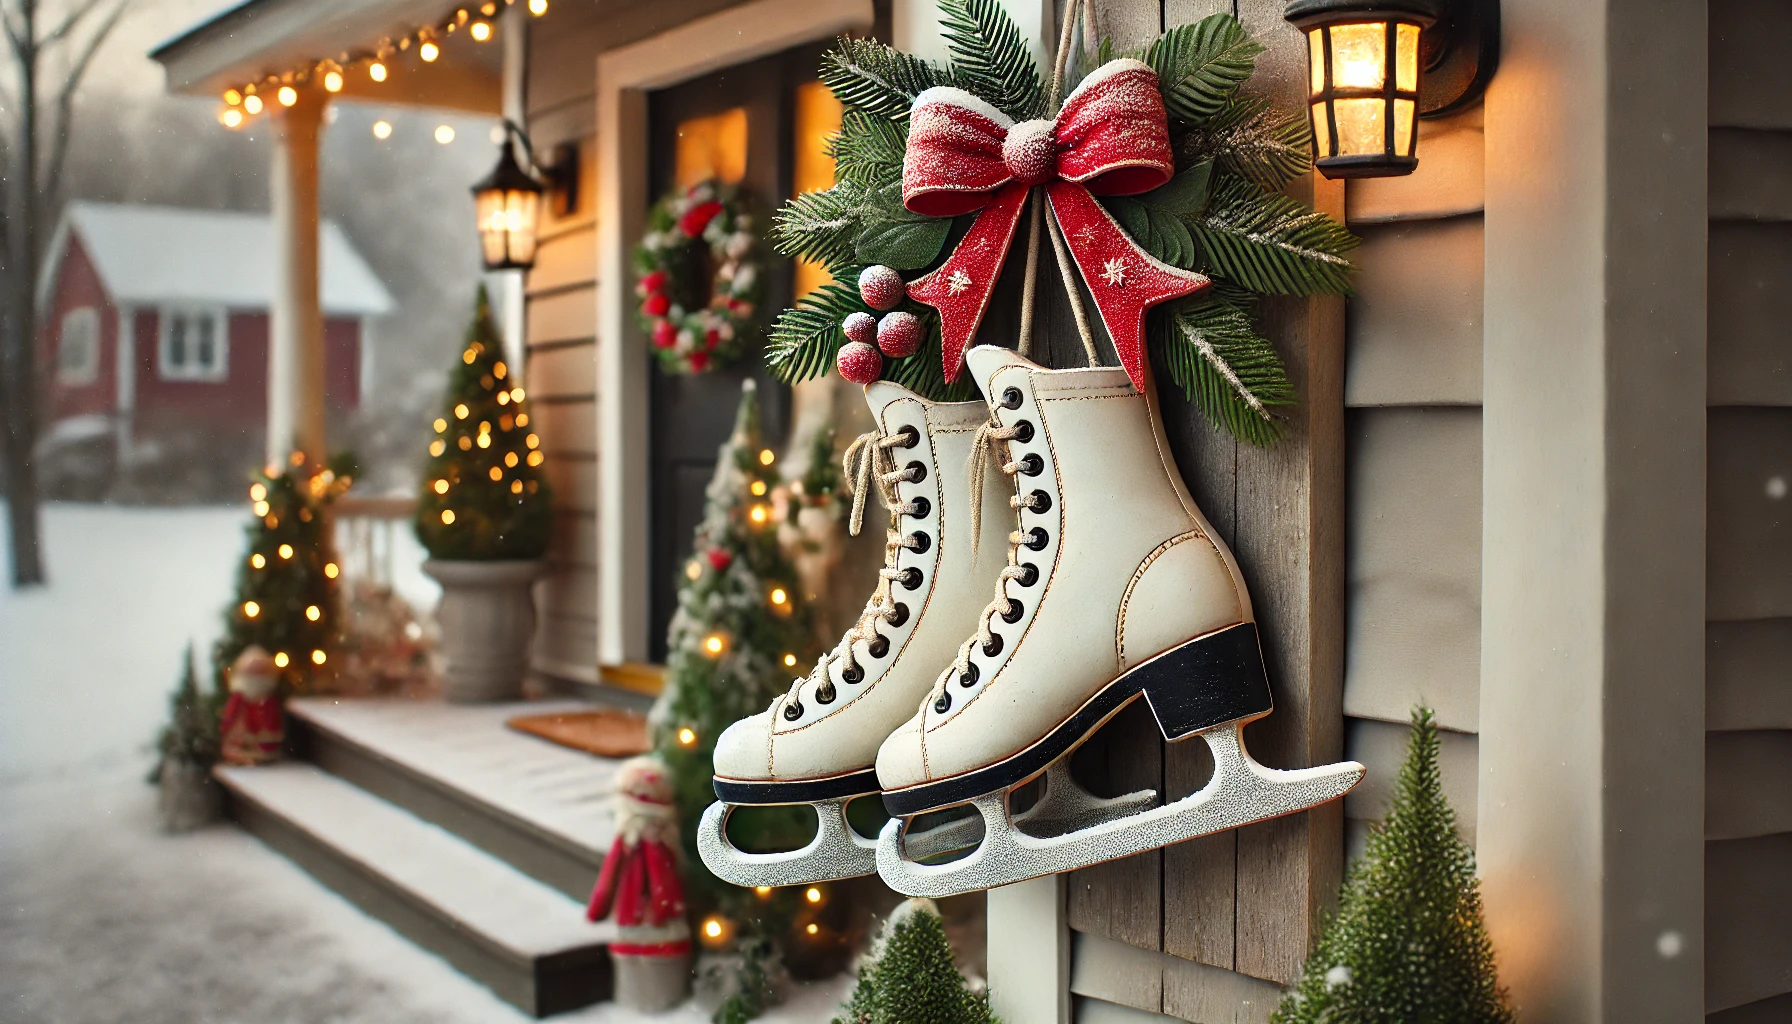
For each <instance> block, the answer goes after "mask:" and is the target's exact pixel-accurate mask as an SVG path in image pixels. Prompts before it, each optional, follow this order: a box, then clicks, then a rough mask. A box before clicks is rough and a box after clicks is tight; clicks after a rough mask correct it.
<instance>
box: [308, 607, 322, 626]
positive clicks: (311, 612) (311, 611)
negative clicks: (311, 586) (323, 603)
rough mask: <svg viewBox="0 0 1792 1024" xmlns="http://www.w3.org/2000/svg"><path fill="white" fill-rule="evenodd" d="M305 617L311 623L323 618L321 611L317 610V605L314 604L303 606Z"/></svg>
mask: <svg viewBox="0 0 1792 1024" xmlns="http://www.w3.org/2000/svg"><path fill="white" fill-rule="evenodd" d="M305 617H306V618H307V619H310V620H311V621H312V622H316V621H317V620H318V619H321V618H323V617H324V612H323V609H322V608H319V607H318V606H317V605H314V604H313V605H306V606H305Z"/></svg>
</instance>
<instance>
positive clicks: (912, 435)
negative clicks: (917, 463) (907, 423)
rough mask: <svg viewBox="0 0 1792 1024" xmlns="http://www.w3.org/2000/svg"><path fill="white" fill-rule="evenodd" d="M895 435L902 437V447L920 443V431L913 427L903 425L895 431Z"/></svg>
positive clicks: (910, 446) (911, 446)
mask: <svg viewBox="0 0 1792 1024" xmlns="http://www.w3.org/2000/svg"><path fill="white" fill-rule="evenodd" d="M896 436H897V437H900V438H902V447H904V448H913V447H914V446H915V445H918V444H920V443H921V432H920V431H918V430H916V429H915V428H914V427H903V428H902V429H901V430H898V431H897V432H896Z"/></svg>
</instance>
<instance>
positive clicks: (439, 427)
mask: <svg viewBox="0 0 1792 1024" xmlns="http://www.w3.org/2000/svg"><path fill="white" fill-rule="evenodd" d="M435 428H436V433H438V434H440V433H442V432H443V431H445V430H447V429H448V421H447V420H445V419H443V418H442V417H440V416H437V417H436V422H435Z"/></svg>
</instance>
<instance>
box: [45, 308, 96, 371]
mask: <svg viewBox="0 0 1792 1024" xmlns="http://www.w3.org/2000/svg"><path fill="white" fill-rule="evenodd" d="M99 372H100V313H99V310H97V309H94V308H93V307H92V306H81V307H79V308H76V309H71V310H69V311H68V312H67V313H64V314H62V327H61V329H60V330H59V331H58V332H57V335H56V380H57V381H58V382H59V383H62V384H92V383H93V382H94V380H95V379H97V378H98V377H99Z"/></svg>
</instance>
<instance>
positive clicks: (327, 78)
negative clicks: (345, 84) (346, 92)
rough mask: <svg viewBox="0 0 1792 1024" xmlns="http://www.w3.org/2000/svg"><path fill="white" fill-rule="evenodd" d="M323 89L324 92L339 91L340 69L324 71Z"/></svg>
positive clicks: (340, 85) (340, 89)
mask: <svg viewBox="0 0 1792 1024" xmlns="http://www.w3.org/2000/svg"><path fill="white" fill-rule="evenodd" d="M324 91H325V92H341V91H342V72H340V71H326V72H324Z"/></svg>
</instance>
